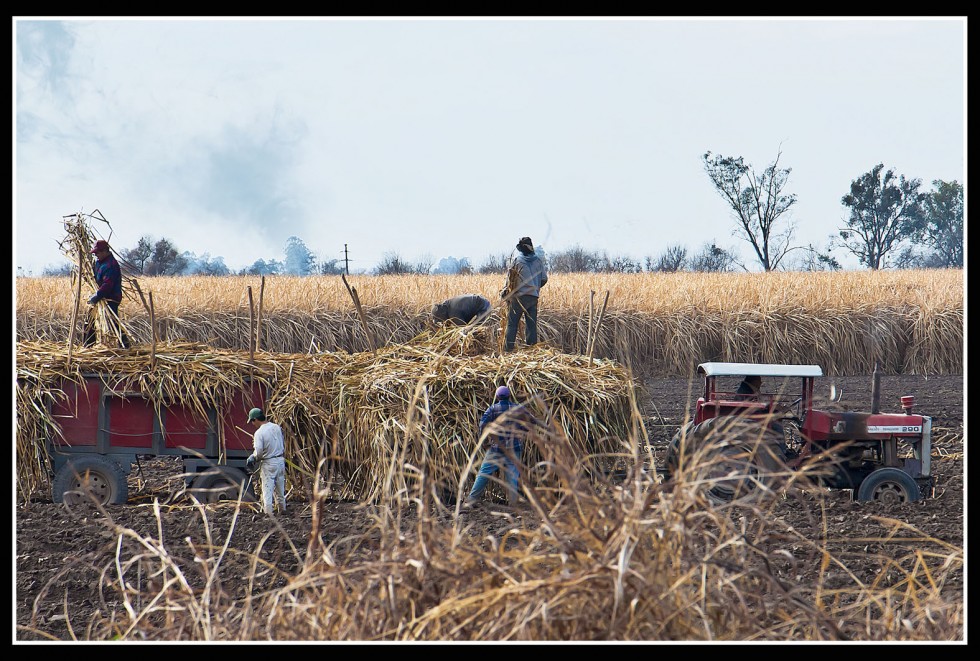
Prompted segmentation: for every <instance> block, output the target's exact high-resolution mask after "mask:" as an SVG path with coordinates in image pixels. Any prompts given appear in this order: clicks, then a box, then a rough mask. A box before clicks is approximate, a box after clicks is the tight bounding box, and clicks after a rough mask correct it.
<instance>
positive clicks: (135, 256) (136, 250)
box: [120, 234, 153, 274]
mask: <svg viewBox="0 0 980 661" xmlns="http://www.w3.org/2000/svg"><path fill="white" fill-rule="evenodd" d="M151 255H153V238H152V237H151V236H150V235H148V234H144V235H143V236H141V237H140V239H139V241H137V242H136V246H135V247H133V248H130V249H129V250H123V251H122V253H121V255H120V256H121V257H122V258H123V260H124V261H126V262H127V263H128V264H129V265H130V268H131V269H132V271H133V272H134V273H136V274H142V273H144V272H145V271H146V264H147V262H149V261H150V256H151Z"/></svg>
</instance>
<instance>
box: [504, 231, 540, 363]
mask: <svg viewBox="0 0 980 661" xmlns="http://www.w3.org/2000/svg"><path fill="white" fill-rule="evenodd" d="M517 250H518V252H519V253H520V254H519V255H517V256H516V257H514V260H513V262H512V263H511V266H510V270H509V271H508V274H507V286H506V287H504V289H503V291H501V292H500V296H501V297H502V298H504V299H506V300H507V306H508V308H507V331H506V333H505V336H504V337H505V342H504V351H513V350H514V343H515V341H516V340H517V326H518V324H520V322H521V317H522V316H523V317H524V344H526V345H527V346H531V345H533V344H537V343H538V296H539V295H540V294H541V288H542V287H544V286H545V285H546V284H547V283H548V269H547V268H546V267H545V265H544V260H542V259H541V258H540V257H539V256H538V255H537V254H535V252H534V244H533V243H531V237H529V236H524V237H521V240H520V241H518V242H517Z"/></svg>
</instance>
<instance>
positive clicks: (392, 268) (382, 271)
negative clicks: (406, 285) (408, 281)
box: [374, 252, 415, 275]
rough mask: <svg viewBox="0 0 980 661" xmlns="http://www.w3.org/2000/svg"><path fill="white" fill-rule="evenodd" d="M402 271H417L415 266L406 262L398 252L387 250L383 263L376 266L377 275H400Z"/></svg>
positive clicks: (375, 272)
mask: <svg viewBox="0 0 980 661" xmlns="http://www.w3.org/2000/svg"><path fill="white" fill-rule="evenodd" d="M400 273H415V267H414V266H412V265H411V264H409V263H408V262H406V261H405V260H403V259H402V258H401V256H400V255H399V254H398V253H396V252H386V253H385V254H384V255H383V256H382V258H381V263H379V264H378V265H377V266H375V267H374V274H375V275H398V274H400Z"/></svg>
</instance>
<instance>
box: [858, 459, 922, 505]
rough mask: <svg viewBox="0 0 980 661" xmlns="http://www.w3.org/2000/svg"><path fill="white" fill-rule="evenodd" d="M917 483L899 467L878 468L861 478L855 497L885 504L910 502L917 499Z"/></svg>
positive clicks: (918, 495)
mask: <svg viewBox="0 0 980 661" xmlns="http://www.w3.org/2000/svg"><path fill="white" fill-rule="evenodd" d="M919 497H920V494H919V485H918V484H917V483H916V481H915V479H913V478H912V476H911V475H909V474H908V473H906V472H905V471H903V470H902V469H901V468H891V467H886V468H879V469H878V470H876V471H872V472H871V473H870V474H869V475H868V476H867V477H866V478H864V479H863V480H861V484H860V485H859V486H858V490H857V499H858V500H862V501H872V500H877V501H879V502H882V503H886V504H899V503H911V502H914V501H916V500H919Z"/></svg>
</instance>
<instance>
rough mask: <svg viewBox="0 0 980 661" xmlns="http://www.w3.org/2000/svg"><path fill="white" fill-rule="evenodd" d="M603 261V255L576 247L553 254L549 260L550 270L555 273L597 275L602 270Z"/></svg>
mask: <svg viewBox="0 0 980 661" xmlns="http://www.w3.org/2000/svg"><path fill="white" fill-rule="evenodd" d="M603 260H604V256H603V255H601V254H599V253H597V252H595V251H593V252H589V251H588V250H586V249H585V248H583V247H582V246H577V245H576V246H573V247H571V248H568V249H566V250H562V251H560V252H554V253H552V254H551V255H550V256H549V258H548V270H549V271H552V272H554V273H596V272H598V271H600V270H602V263H603Z"/></svg>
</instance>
